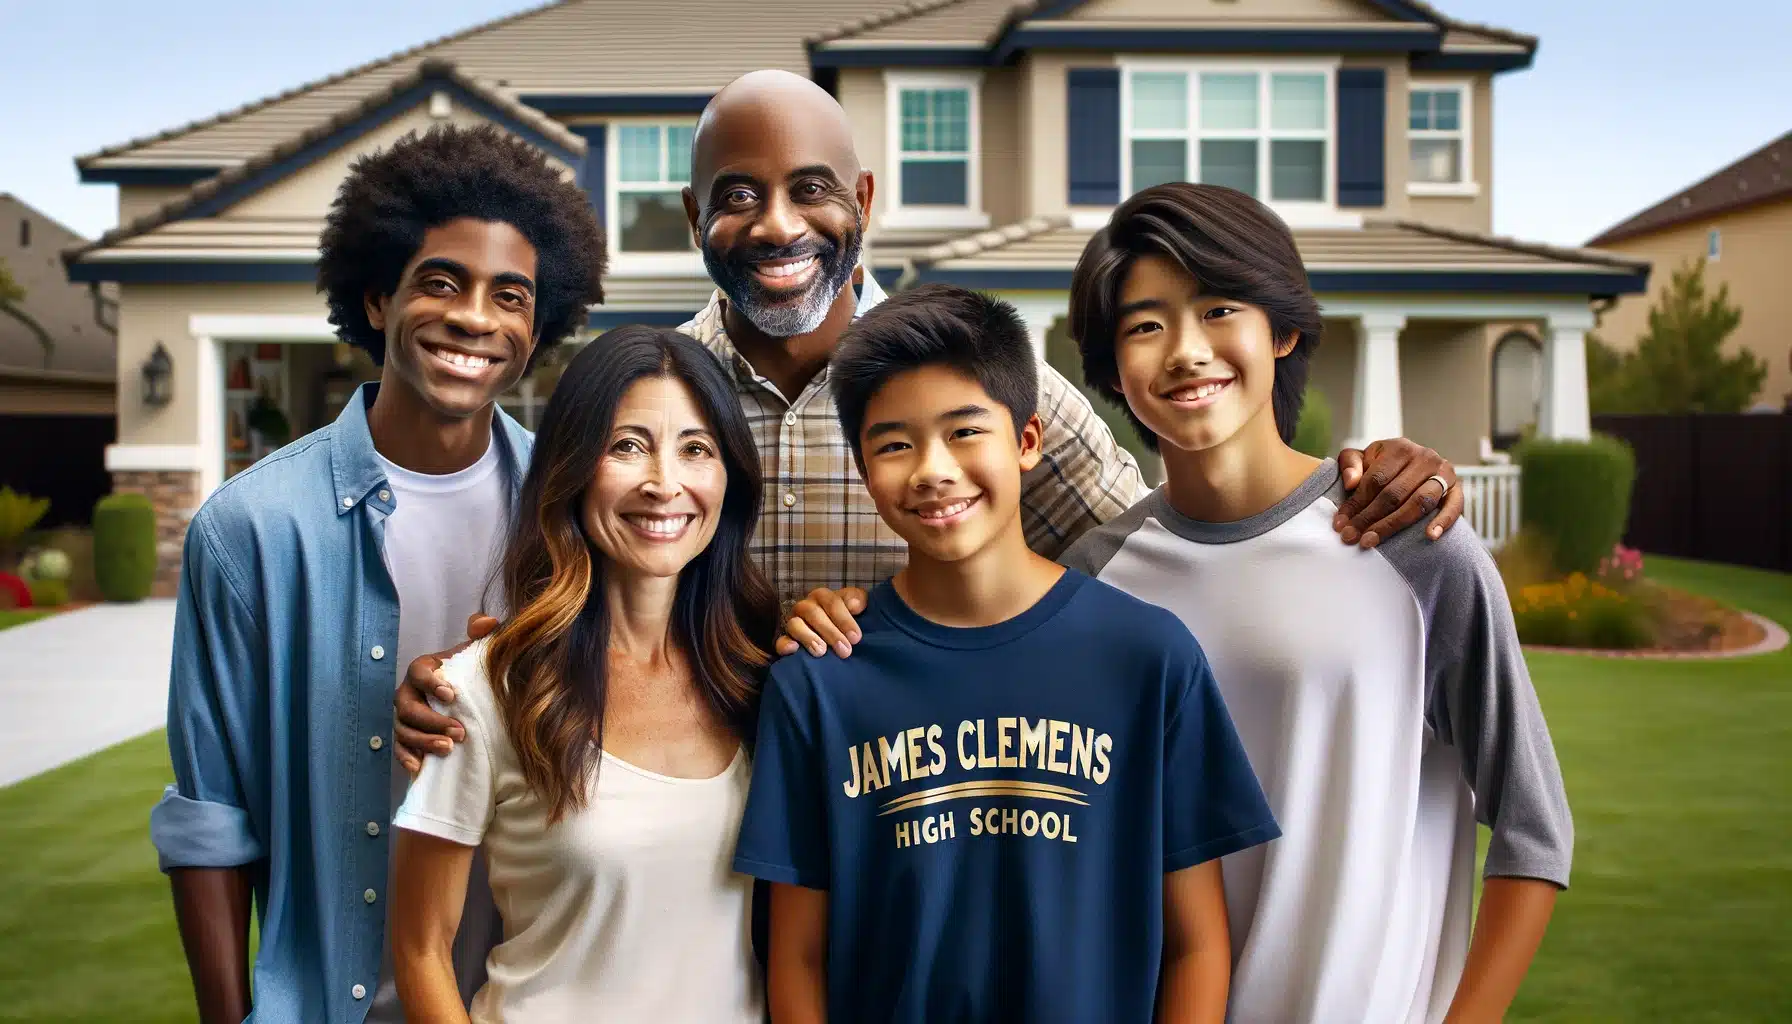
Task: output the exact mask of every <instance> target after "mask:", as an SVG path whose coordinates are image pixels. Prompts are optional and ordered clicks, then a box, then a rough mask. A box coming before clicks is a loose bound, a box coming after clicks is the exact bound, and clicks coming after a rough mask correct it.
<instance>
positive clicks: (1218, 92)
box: [1201, 75, 1257, 131]
mask: <svg viewBox="0 0 1792 1024" xmlns="http://www.w3.org/2000/svg"><path fill="white" fill-rule="evenodd" d="M1255 127H1257V76H1256V75H1202V76H1201V130H1202V131H1237V130H1246V131H1248V130H1250V129H1252V128H1255Z"/></svg>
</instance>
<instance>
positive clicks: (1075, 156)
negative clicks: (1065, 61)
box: [1064, 68, 1120, 206]
mask: <svg viewBox="0 0 1792 1024" xmlns="http://www.w3.org/2000/svg"><path fill="white" fill-rule="evenodd" d="M1069 86H1070V95H1069V103H1068V104H1067V105H1066V109H1067V111H1068V117H1067V121H1068V122H1069V123H1068V125H1067V129H1068V130H1067V131H1065V133H1064V134H1065V137H1066V138H1067V140H1068V142H1069V153H1068V156H1067V161H1068V166H1069V169H1070V203H1071V205H1073V206H1113V205H1114V204H1115V203H1118V202H1119V201H1120V69H1119V68H1071V69H1070V81H1069Z"/></svg>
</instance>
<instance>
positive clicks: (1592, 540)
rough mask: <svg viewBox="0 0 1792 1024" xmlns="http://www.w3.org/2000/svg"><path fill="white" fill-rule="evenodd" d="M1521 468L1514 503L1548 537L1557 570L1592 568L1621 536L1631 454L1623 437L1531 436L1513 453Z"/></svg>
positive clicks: (1627, 501) (1632, 462)
mask: <svg viewBox="0 0 1792 1024" xmlns="http://www.w3.org/2000/svg"><path fill="white" fill-rule="evenodd" d="M1515 455H1516V457H1517V461H1518V464H1519V465H1520V466H1522V467H1524V475H1523V476H1522V477H1520V478H1519V499H1518V500H1519V507H1520V509H1521V510H1522V518H1523V520H1524V524H1525V525H1526V526H1529V527H1532V528H1534V529H1536V530H1537V531H1538V532H1539V533H1541V534H1542V535H1543V536H1544V537H1545V538H1547V539H1548V541H1549V544H1550V549H1551V550H1552V551H1553V552H1554V555H1555V560H1556V569H1557V570H1558V571H1559V572H1562V573H1573V572H1582V573H1591V572H1594V571H1595V570H1597V569H1598V568H1599V560H1600V559H1602V558H1604V557H1606V556H1607V555H1609V554H1611V552H1612V547H1613V546H1614V545H1616V544H1617V543H1618V542H1619V541H1620V540H1622V539H1623V537H1624V524H1625V523H1626V522H1627V521H1628V520H1629V518H1630V488H1631V485H1632V484H1633V483H1635V482H1636V456H1635V454H1634V453H1632V452H1631V450H1630V446H1629V445H1628V444H1625V443H1624V442H1623V441H1621V440H1619V439H1617V438H1615V437H1609V436H1607V435H1604V434H1595V435H1594V436H1593V438H1592V439H1591V440H1588V441H1550V440H1543V439H1535V438H1534V439H1531V440H1527V441H1525V442H1523V443H1522V444H1520V445H1519V446H1518V448H1517V450H1516V452H1515Z"/></svg>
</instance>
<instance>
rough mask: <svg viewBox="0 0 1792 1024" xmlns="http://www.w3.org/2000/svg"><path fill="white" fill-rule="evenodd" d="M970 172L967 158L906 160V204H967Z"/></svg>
mask: <svg viewBox="0 0 1792 1024" xmlns="http://www.w3.org/2000/svg"><path fill="white" fill-rule="evenodd" d="M968 174H969V167H968V166H967V164H966V161H963V160H904V161H903V162H902V205H904V206H965V205H967V204H969V202H970V182H969V178H968Z"/></svg>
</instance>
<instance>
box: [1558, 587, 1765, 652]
mask: <svg viewBox="0 0 1792 1024" xmlns="http://www.w3.org/2000/svg"><path fill="white" fill-rule="evenodd" d="M1647 588H1648V590H1647V592H1646V596H1645V595H1644V594H1639V595H1638V597H1639V598H1642V599H1645V600H1649V601H1651V602H1652V603H1654V604H1655V606H1656V607H1657V608H1658V609H1659V611H1660V614H1659V617H1658V618H1657V620H1656V643H1655V645H1654V646H1653V647H1641V648H1635V649H1630V650H1612V649H1604V648H1588V647H1545V646H1542V645H1538V644H1526V645H1525V649H1526V650H1532V651H1552V652H1556V653H1561V654H1590V655H1597V656H1601V657H1607V658H1723V657H1734V656H1738V655H1743V654H1765V653H1768V652H1771V651H1775V650H1779V649H1780V648H1782V647H1785V646H1786V643H1787V636H1786V631H1785V630H1783V629H1781V628H1780V627H1779V626H1778V625H1776V624H1775V623H1773V622H1772V621H1770V620H1768V619H1764V618H1762V617H1761V616H1759V615H1754V614H1752V613H1750V612H1744V611H1739V610H1738V609H1735V608H1731V607H1730V606H1728V605H1726V604H1723V603H1722V602H1719V601H1715V600H1713V599H1711V598H1709V597H1705V596H1703V595H1700V594H1692V593H1688V592H1686V591H1684V590H1677V589H1675V588H1673V587H1664V586H1662V585H1661V584H1659V583H1649V584H1647Z"/></svg>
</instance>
